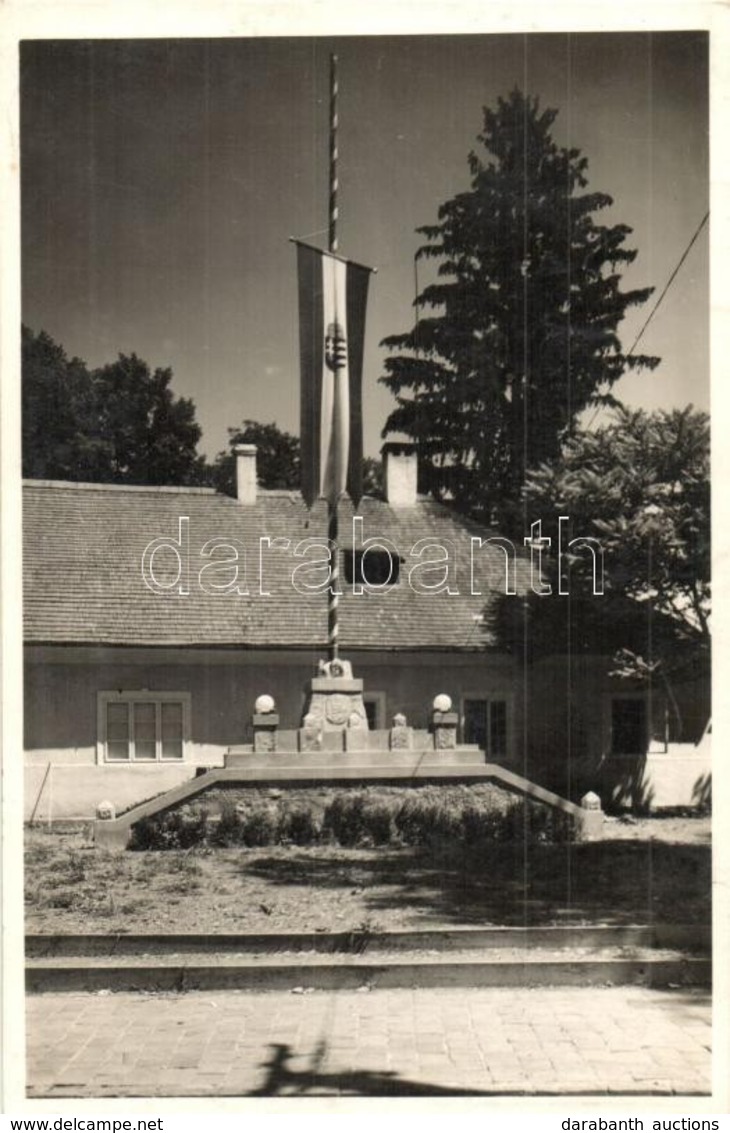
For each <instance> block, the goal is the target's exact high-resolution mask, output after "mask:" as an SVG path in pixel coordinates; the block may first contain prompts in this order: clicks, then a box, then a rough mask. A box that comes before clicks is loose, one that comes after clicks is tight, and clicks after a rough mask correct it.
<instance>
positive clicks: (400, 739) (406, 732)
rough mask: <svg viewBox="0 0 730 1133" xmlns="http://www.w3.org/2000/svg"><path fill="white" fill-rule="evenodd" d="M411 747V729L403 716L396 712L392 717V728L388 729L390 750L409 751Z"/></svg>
mask: <svg viewBox="0 0 730 1133" xmlns="http://www.w3.org/2000/svg"><path fill="white" fill-rule="evenodd" d="M412 747H413V728H409V727H408V721H407V720H406V718H405V716H404V715H403V714H402V713H401V712H398V713H396V715H395V716H394V717H393V727H392V728H391V729H390V750H391V751H410V750H411V748H412Z"/></svg>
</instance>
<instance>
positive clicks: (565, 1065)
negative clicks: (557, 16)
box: [19, 26, 712, 1128]
mask: <svg viewBox="0 0 730 1133" xmlns="http://www.w3.org/2000/svg"><path fill="white" fill-rule="evenodd" d="M416 30H417V29H416V28H415V26H414V32H415V31H416ZM709 59H710V35H709V34H708V32H707V31H706V30H682V31H664V30H657V31H652V30H645V31H641V32H628V31H627V32H611V31H601V32H599V31H596V32H579V31H576V32H571V33H567V32H533V33H530V34H512V33H503V34H486V33H485V34H458V35H457V34H439V35H436V34H433V35H432V34H423V35H419V34H401V35H380V34H374V35H367V36H366V35H356V36H344V35H343V36H339V37H335V36H330V37H326V36H314V35H296V36H295V35H289V36H275V37H274V36H250V37H244V36H242V37H236V36H230V37H227V38H206V39H204V38H149V39H145V38H130V39H120V38H106V39H102V38H86V39H74V38H64V39H61V38H48V37H45V38H40V37H29V38H24V39H23V40H22V41H21V42H20V44H19V68H20V70H19V75H20V82H19V105H20V151H19V153H20V177H21V208H20V211H21V241H22V249H21V273H22V332H21V333H22V343H21V349H20V351H19V354H21V355H22V357H21V375H20V399H21V402H22V406H21V411H22V418H21V428H22V452H21V459H22V477H23V484H22V526H23V566H22V574H23V594H24V597H23V643H24V644H23V649H24V672H23V700H24V706H23V717H24V719H23V748H24V753H23V774H24V787H23V800H24V805H23V821H24V850H25V874H24V888H25V924H24V933H25V970H26V994H27V1014H26V1032H27V1054H26V1087H25V1088H26V1096H27V1098H29V1099H55V1100H58V1101H60V1100H62V1099H86V1100H88V1099H95V1100H101V1099H132V1098H135V1099H139V1098H149V1099H165V1098H188V1099H193V1098H203V1099H205V1098H207V1099H212V1101H214V1100H215V1099H222V1098H227V1099H244V1098H279V1097H302V1096H304V1097H313V1098H317V1097H319V1098H330V1099H337V1098H365V1097H369V1098H378V1097H393V1098H397V1097H410V1098H421V1097H447V1098H448V1097H452V1098H477V1099H478V1098H482V1099H484V1100H485V1104H488V1103H489V1100H490V1099H494V1098H518V1099H535V1098H546V1097H564V1098H568V1099H583V1101H585V1099H595V1100H596V1101H597V1102H598V1101H600V1100H601V1099H603V1101H604V1102H605V1101H606V1098H609V1099H610V1098H620V1097H627V1096H628V1097H632V1098H635V1099H636V1098H648V1099H654V1100H655V1101H656V1099H660V1098H667V1097H673V1098H675V1100H679V1099H681V1100H682V1104H687V1105H689V1103H690V1100H691V1099H697V1098H700V1099H702V1098H704V1099H707V1098H708V1097H709V1096H710V1095H711V1093H712V1030H711V1006H712V992H711V944H712V931H711V927H712V906H711V877H712V847H711V810H712V769H711V758H710V753H711V742H712V734H711V641H710V581H711V579H710V576H711V562H710V548H711V543H710V417H709V408H710V373H709V371H710V359H709V312H710V303H709V233H710V224H711V218H710V175H709V143H710V99H709V93H710V92H709V80H710V66H709ZM19 329H20V328H19ZM704 1127H705V1126H703V1128H704ZM697 1128H699V1126H697ZM706 1128H710V1125H707V1126H706Z"/></svg>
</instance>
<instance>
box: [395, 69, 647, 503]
mask: <svg viewBox="0 0 730 1133" xmlns="http://www.w3.org/2000/svg"><path fill="white" fill-rule="evenodd" d="M483 113H484V126H483V130H482V133H481V134H480V135H479V136H478V141H479V142H480V143H481V146H482V148H483V151H484V156H480V155H479V154H477V153H476V152H472V153H471V154H470V155H469V172H470V175H471V184H470V188H469V189H468V190H467V191H465V192H462V193H459V194H457V195H456V196H455V197H453V198H452V199H451V200H448V201H446V202H445V203H444V204H442V205H441V207H440V209H439V211H438V223H437V224H432V225H427V226H425V227H422V228H419V229H418V232H419V233H420V234H421V235H423V236H424V237H425V243H424V244H423V245H422V246H421V247H420V248H419V250H418V253H417V255H418V257H420V258H425V259H428V260H434V261H437V262H438V282H435V283H432V284H430V285H429V286H427V287H425V288H424V289H423V290H422V291H421V293H420V295H419V296H418V297H417V300H416V303H417V311H418V312H419V313H420V317H419V318H418V319H417V321H416V324H415V326H414V327H413V329H411V330H410V331H408V332H407V333H404V334H396V335H393V336H391V337H389V338H387V339H385V341H384V345H385V346H387V347H388V348H389V350H390V351H391V356H390V357H389V358H388V359H387V360H386V362H385V369H386V375H385V376H384V377H383V378H381V381H383V382H384V383H385V385H386V386H387V387H388V388H389V389H390V390H391V392H392V393H393V394H394V395H395V396H396V401H397V407H396V408H395V409H394V410H393V412H392V413H391V414H390V416H389V417H388V420H387V422H386V425H385V429H384V430H383V435H384V436H385V435H387V434H389V433H394V432H399V433H405V434H406V435H407V436H409V437H411V438H412V439H413V440H415V441H416V442H417V443H418V445H419V453H420V457H421V462H422V465H423V470H424V475H425V484H424V486H427V487H429V488H430V489H431V490H432V491H434V492H435V493H436V494H437V495H440V496H444V495H446V496H449V497H451V498H452V499H453V500H454V502H455V504H456V506H457V507H459V508H460V509H462V510H464V511H466V512H470V513H472V514H475V515H477V516H478V517H481V518H484V517H489V515H490V513H491V511H492V509H493V508H494V507H495V506H496V505H501V506H503V505H504V504H505V503H506V502H508V501H512V502H513V503H514V502H515V501H516V500H517V499H518V498H519V491H520V487H521V485H522V483H523V482H524V477H525V472H526V470H527V469H528V468H529V467H533V466H535V465H538V464H540V463H541V462H543V461H545V460H550V459H553V458H555V457H556V456H557V455H558V453H559V450H560V444H561V441H562V440H563V439H564V437H565V435H566V433H567V432H568V431H569V430H570V429H571V428H572V427H573V425H574V424H575V422H576V418H577V416H578V415H579V414H580V412H581V411H582V410H583V409H585V407H586V406H590V405H595V404H613V403H614V402H613V398H612V396H611V393H610V390H611V388H612V386H613V385H614V384H615V382H616V381H617V380H618V379H619V378H620V377H621V375H622V374H623V373H624V372H625V371H626V370H627V368H642V367H645V368H649V369H651V368H653V367H654V366H655V365H657V363H658V361H659V360H658V359H657V358H653V357H648V356H645V355H635V356H631V357H629V356H627V355H626V354H624V353H623V352H622V349H621V344H620V342H619V339H618V335H617V328H618V326H619V324H620V322H621V320H622V319H623V317H624V314H625V312H626V311H627V309H628V308H629V307H632V306H636V305H637V304H641V303H643V302H645V300H646V299H647V298H648V297H649V295H650V294H651V291H652V289H651V288H642V289H639V290H632V291H622V290H621V287H620V281H621V274H620V272H621V269H622V268H625V267H626V266H627V265H629V264H631V263H632V262H633V260H634V259H635V257H636V254H637V253H636V251H635V250H632V249H630V248H627V247H625V241H626V238H627V236H628V235H629V234H630V232H631V229H630V228H628V227H627V226H626V225H625V224H601V223H599V222H598V220H597V219H596V215H597V214H599V213H601V212H602V211H603V210H605V209H607V208H608V207H609V206H610V205H611V204H612V203H613V201H612V198H611V197H610V196H609V195H608V194H607V193H601V192H587V191H584V190H586V189H587V185H588V181H587V176H586V170H587V165H588V162H587V159H586V158H585V157H583V156H581V153H580V151H579V150H578V149H575V148H570V149H566V148H564V147H561V146H558V145H557V144H556V143H555V142H554V140H553V138H552V136H551V127H552V125H553V123H554V121H555V118H556V116H557V111H555V110H541V109H540V106H539V102H538V100H537V99H536V98H529V97H525V96H524V95H523V94H521V93H520V92H519V91H517V90H515V91H513V93H512V94H511V95H510V96H509V98H507V99H499V102H498V105H497V108H496V110H491V109H488V108H485V109H484V112H483Z"/></svg>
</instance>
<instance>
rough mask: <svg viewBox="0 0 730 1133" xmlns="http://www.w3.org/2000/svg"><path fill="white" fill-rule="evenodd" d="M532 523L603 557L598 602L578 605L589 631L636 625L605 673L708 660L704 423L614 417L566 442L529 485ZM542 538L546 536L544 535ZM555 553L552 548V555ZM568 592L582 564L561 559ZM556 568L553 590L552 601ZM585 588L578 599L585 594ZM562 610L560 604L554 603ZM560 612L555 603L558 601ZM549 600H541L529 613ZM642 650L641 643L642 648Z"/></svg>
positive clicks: (689, 415)
mask: <svg viewBox="0 0 730 1133" xmlns="http://www.w3.org/2000/svg"><path fill="white" fill-rule="evenodd" d="M524 499H525V504H526V507H527V513H528V516H529V518H530V519H531V520H535V519H540V518H541V519H543V520H545V519H546V518H547V517H548V516H554V517H555V521H556V522H557V516H558V515H565V516H568V517H569V519H570V528H571V534H572V535H573V536H593V537H594V538H597V539H598V540H599V542H600V544H601V547H602V548H603V552H604V562H605V589H606V593H605V595H604V596H603V597H592V598H590V599H586V600H585V602H584V606H585V608H586V609H590V610H591V615H592V618H593V620H594V625H595V624H600V625H601V626H602V627H604V631H605V627H606V626H607V625H612V626H613V628H614V629H615V628H616V626H618V625H625V624H627V613H629V615H630V613H631V611H632V610H633V624H634V627H636V626H637V624H638V626H639V627H640V629H641V633H640V634H639V639H638V641H637V639H636V634H634V635H633V639H632V640H628V639H627V640H625V641H624V642H623V643H620V642H619V641H618V640H617V639H615V637H614V643H615V644H617V645H618V646H619V648H618V649H617V651H616V661H615V666H614V672H615V673H616V674H617V675H620V676H625V677H638V678H645V677H649V676H650V675H651V673H652V672H654V671H655V670H656V669H657V668H661V671H662V672H665V673H667V672H670V671H671V670H673V669H675V668H677V667H681V668H684V669H685V670H687V669H688V668H690V669H691V667H692V666H696V665H697V664H699V663H702V662H703V660H706V659H707V657H708V655H709V648H710V624H709V617H710V565H711V564H710V469H709V420H708V417H707V415H706V414H704V413H700V412H697V411H695V410H694V409H693V408H692V406H689V407H687V408H686V409H683V410H672V411H660V412H656V413H647V412H644V411H634V412H631V411H629V410H627V409H620V410H618V411H617V412H616V415H615V417H614V419H613V420H612V421H611V422H610V424H608V425H606V426H604V427H602V428H600V429H597V430H596V431H595V432H585V431H584V432H581V433H578V434H577V435H575V436H574V437H573V438H571V439H570V440H569V441H568V442H567V443H566V445H565V446H564V448H563V451H562V453H561V455H560V457H559V458H558V459H557V460H554V461H552V462H550V463H546V464H544V465H542V466H541V467H540V468H538V469H537V470H535V471H533V472H531V473H530V475H529V476H528V479H527V483H526V485H525V489H524ZM545 533H547V532H545ZM553 550H554V546H553ZM568 561H569V564H570V567H569V573H570V585H569V587H568V588H569V591H570V593H571V594H575V593H576V590H577V591H578V593H579V594H580V592H581V579H582V580H583V582H585V571H586V566H587V565H590V561H589V558H588V557H587V556H586V555H585V553H584V552H583V551H581V550H580V549H579V548H578V547H576V548H575V553H574V554H571V555H569V556H568ZM556 570H557V564H555V563H554V560H553V572H554V573H553V584H554V590H557V578H556V576H555V571H556ZM586 589H587V588H586V587H585V585H584V586H583V587H582V590H583V593H584V594H585V593H586ZM556 601H557V602H560V599H559V598H557V599H556ZM563 601H564V600H563ZM543 602H547V603H548V604H551V603H553V599H552V598H550V599H542V598H540V599H538V603H540V604H542V603H543ZM642 638H643V641H642V640H641V639H642Z"/></svg>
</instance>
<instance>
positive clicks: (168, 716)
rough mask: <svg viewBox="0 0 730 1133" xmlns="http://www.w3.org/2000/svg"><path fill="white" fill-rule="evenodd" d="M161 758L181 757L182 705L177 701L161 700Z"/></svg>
mask: <svg viewBox="0 0 730 1133" xmlns="http://www.w3.org/2000/svg"><path fill="white" fill-rule="evenodd" d="M160 713H161V735H162V758H163V759H182V757H183V744H182V740H183V706H182V704H180V703H179V701H163V702H162V704H161V705H160Z"/></svg>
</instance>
